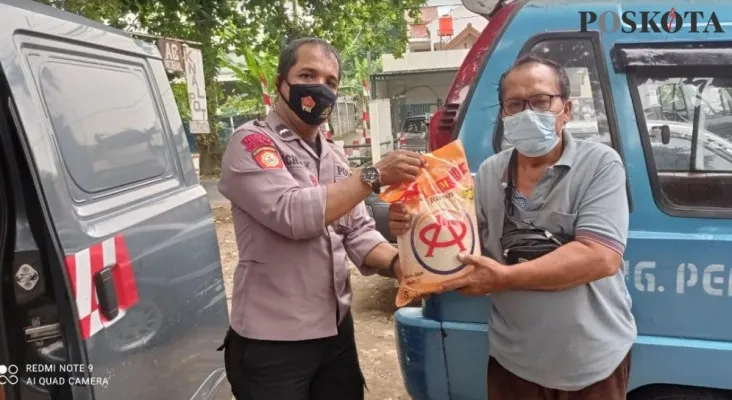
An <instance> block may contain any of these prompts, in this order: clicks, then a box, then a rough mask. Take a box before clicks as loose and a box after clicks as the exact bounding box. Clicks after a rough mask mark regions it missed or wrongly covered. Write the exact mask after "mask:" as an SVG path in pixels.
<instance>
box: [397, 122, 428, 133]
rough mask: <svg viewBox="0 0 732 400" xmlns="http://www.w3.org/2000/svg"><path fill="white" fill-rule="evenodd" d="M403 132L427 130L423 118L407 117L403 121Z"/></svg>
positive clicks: (422, 131)
mask: <svg viewBox="0 0 732 400" xmlns="http://www.w3.org/2000/svg"><path fill="white" fill-rule="evenodd" d="M402 131H403V132H404V133H424V132H426V131H427V127H426V125H425V123H424V119H408V120H406V121H405V122H404V129H403V130H402Z"/></svg>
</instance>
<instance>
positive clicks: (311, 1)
mask: <svg viewBox="0 0 732 400" xmlns="http://www.w3.org/2000/svg"><path fill="white" fill-rule="evenodd" d="M425 3H426V0H349V1H343V0H248V1H244V2H242V3H241V5H240V8H239V10H238V11H239V13H238V14H237V15H236V16H235V18H234V19H233V21H232V25H233V26H235V27H236V29H234V30H232V29H227V32H228V36H229V37H228V40H230V41H231V43H232V44H233V45H234V47H235V48H236V49H237V50H239V49H244V48H250V49H254V50H257V51H262V52H265V53H268V54H278V53H279V51H280V49H281V48H282V46H283V45H284V44H285V43H287V41H289V40H292V39H295V38H298V37H304V36H315V37H320V38H323V39H325V40H328V41H330V42H331V43H332V44H333V45H334V46H335V47H336V48H338V49H340V50H341V51H342V52H343V55H344V57H343V58H344V59H346V60H349V59H350V58H351V57H352V56H355V57H356V58H359V59H363V58H365V57H366V55H367V53H368V51H371V52H372V54H373V56H374V59H376V58H378V56H379V55H381V54H383V53H394V54H395V55H397V56H400V55H401V54H403V53H404V51H405V50H406V45H407V24H406V22H405V20H404V12H405V10H408V12H409V14H410V16H412V17H416V16H417V14H418V10H419V7H421V6H423V5H424V4H425ZM288 8H289V9H290V10H293V9H294V10H295V11H294V12H289V11H288ZM260 32H261V34H259V33H260Z"/></svg>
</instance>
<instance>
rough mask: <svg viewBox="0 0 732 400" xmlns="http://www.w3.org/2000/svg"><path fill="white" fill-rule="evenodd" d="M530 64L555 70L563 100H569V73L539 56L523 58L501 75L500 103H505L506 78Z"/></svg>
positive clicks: (499, 81)
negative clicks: (504, 85) (512, 72)
mask: <svg viewBox="0 0 732 400" xmlns="http://www.w3.org/2000/svg"><path fill="white" fill-rule="evenodd" d="M528 64H541V65H546V66H547V67H549V68H551V69H553V70H554V72H555V73H556V75H557V85H558V86H559V94H560V95H561V96H562V99H564V100H567V99H569V93H570V91H569V76H567V71H566V70H565V69H564V67H562V66H561V65H559V64H558V63H556V62H554V61H552V60H548V59H546V58H541V57H537V56H532V55H528V56H523V57H521V58H519V59H518V60H516V62H514V63H513V65H512V66H511V68H509V69H508V71H506V72H504V73H503V74H502V75H501V78H500V79H499V80H498V102H499V103H503V82H504V81H505V80H506V77H507V76H508V74H509V73H511V71H514V70H516V69H518V68H520V67H522V66H524V65H528Z"/></svg>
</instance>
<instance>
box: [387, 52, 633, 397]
mask: <svg viewBox="0 0 732 400" xmlns="http://www.w3.org/2000/svg"><path fill="white" fill-rule="evenodd" d="M498 90H499V99H500V103H501V112H502V119H503V127H504V136H505V140H506V141H507V142H508V143H509V144H510V145H511V146H512V147H513V148H512V149H509V150H505V151H503V152H501V153H499V154H497V155H494V156H492V157H490V158H488V159H487V160H485V161H484V162H483V164H482V165H481V166H480V168H479V170H478V173H477V176H476V204H477V215H478V219H479V221H478V222H479V226H480V233H481V241H482V245H483V249H484V252H483V253H484V256H482V257H473V256H469V255H465V256H462V255H461V258H462V260H463V261H464V262H465V263H466V264H469V265H471V266H472V268H473V271H472V272H471V273H470V274H469V275H468V276H466V277H465V278H460V279H456V280H453V281H451V282H447V283H446V284H444V286H443V287H442V290H458V291H459V292H461V293H464V294H467V295H476V296H482V295H487V294H490V295H491V299H492V304H493V306H492V310H491V318H490V327H489V329H490V331H489V336H490V341H489V343H490V344H489V348H490V351H489V352H490V359H489V362H488V397H489V398H490V400H503V399H506V400H509V399H521V400H532V399H547V400H548V399H567V400H574V399H576V400H580V399H581V400H592V399H601V400H621V399H625V397H626V391H627V386H628V375H629V373H630V348H631V346H632V344H633V342H634V340H635V337H636V334H637V332H636V326H635V320H634V318H633V315H632V314H631V311H630V307H631V302H630V296H629V294H628V290H627V287H626V285H625V280H624V276H623V272H622V268H621V265H622V261H623V252H624V250H625V244H626V240H627V234H628V219H629V218H628V200H627V195H626V185H625V183H626V177H625V169H624V167H623V163H622V160H621V158H620V156H619V155H618V154H617V153H616V152H615V151H614V150H613V149H612V148H610V147H608V146H606V145H603V144H599V143H593V142H588V141H580V140H576V139H573V138H572V137H571V135H570V134H569V133H568V132H567V131H566V130H565V129H564V128H565V125H566V124H567V122H568V121H569V116H570V114H571V111H572V102H571V101H570V100H569V79H568V77H567V74H566V72H565V71H564V69H563V68H562V67H561V66H559V65H558V64H556V63H554V62H552V61H549V60H545V59H541V58H536V57H531V56H529V57H525V58H522V59H520V60H518V61H517V62H516V63H515V64H514V65H513V66H512V67H511V69H510V70H509V71H507V72H506V73H505V74H504V75H503V76H502V77H501V80H500V83H499V87H498ZM390 218H391V221H390V223H391V227H392V231H394V233H396V234H399V233H401V232H403V231H404V230H405V229H406V228H408V226H409V218H408V216H407V215H406V214H404V213H403V209H402V208H401V207H400V206H392V210H391V213H390ZM532 230H538V231H539V232H541V231H545V232H546V231H548V232H549V233H551V234H552V235H553V236H552V237H553V238H557V239H559V238H564V242H562V241H561V240H560V241H558V244H552V243H555V242H554V241H553V240H551V239H547V240H546V241H545V242H544V243H542V241H541V239H540V237H536V236H533V237H532V236H531V234H532ZM534 232H535V231H534ZM522 234H523V235H524V237H531V238H532V239H530V240H527V242H526V243H527V244H529V246H524V247H523V248H522V246H513V247H512V246H511V244H510V243H508V242H509V241H508V240H504V243H503V244H502V241H501V238H502V237H503V238H506V237H508V236H509V235H511V236H512V238H513V239H512V241H513V242H514V244H516V243H517V241H518V242H520V240H521V235H522ZM540 236H541V235H540ZM519 244H521V243H519ZM539 246H541V247H543V248H545V249H547V250H546V251H545V253H544V254H541V251H539V249H540V247H539ZM553 246H554V247H553ZM517 249H522V251H523V252H524V254H521V255H519V256H518V257H511V253H512V252H515V251H516V250H517ZM537 252H538V254H537ZM532 255H533V257H532ZM507 264H511V265H507Z"/></svg>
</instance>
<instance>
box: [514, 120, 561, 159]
mask: <svg viewBox="0 0 732 400" xmlns="http://www.w3.org/2000/svg"><path fill="white" fill-rule="evenodd" d="M556 122H557V115H556V114H554V113H553V112H551V111H534V110H531V109H526V110H524V111H521V112H520V113H517V114H514V115H511V116H508V117H504V118H503V136H504V137H505V138H506V141H508V143H510V144H511V145H512V146H513V147H515V148H516V150H517V151H518V152H519V153H521V154H523V155H525V156H526V157H541V156H544V155H546V154H548V153H549V152H550V151H551V150H552V149H553V148H554V146H556V145H557V143H558V142H559V135H557V131H556V128H555V127H556Z"/></svg>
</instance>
